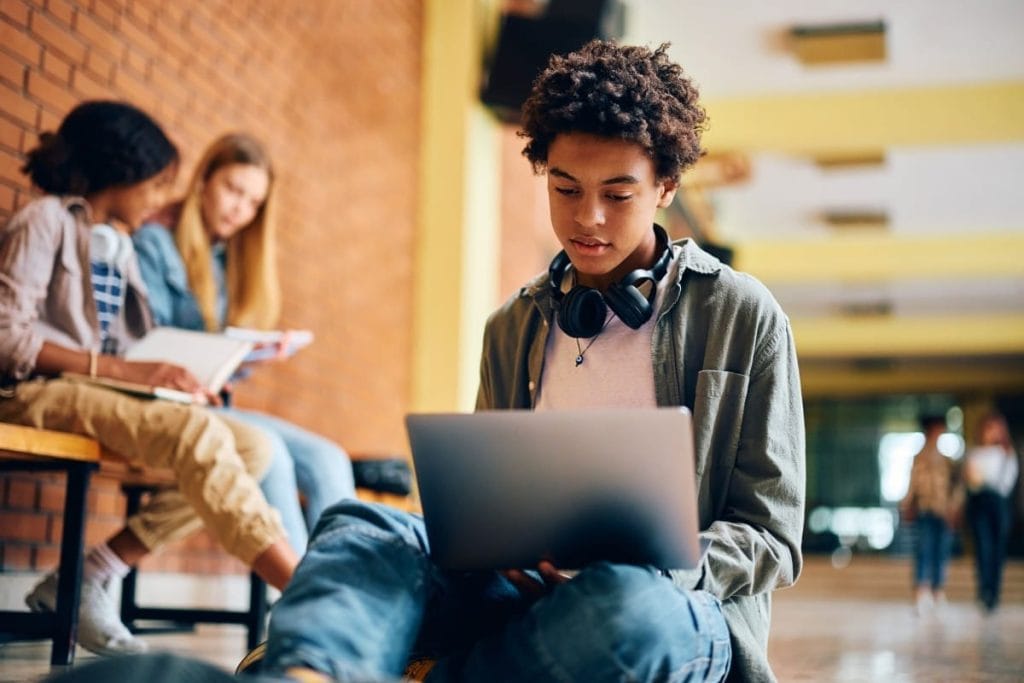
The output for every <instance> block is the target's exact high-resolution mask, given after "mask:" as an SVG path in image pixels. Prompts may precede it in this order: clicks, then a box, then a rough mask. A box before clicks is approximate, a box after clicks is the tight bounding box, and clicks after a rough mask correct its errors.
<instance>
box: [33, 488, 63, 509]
mask: <svg viewBox="0 0 1024 683" xmlns="http://www.w3.org/2000/svg"><path fill="white" fill-rule="evenodd" d="M39 509H40V510H44V511H46V512H63V511H64V484H62V483H54V482H43V483H42V484H41V486H40V487H39Z"/></svg>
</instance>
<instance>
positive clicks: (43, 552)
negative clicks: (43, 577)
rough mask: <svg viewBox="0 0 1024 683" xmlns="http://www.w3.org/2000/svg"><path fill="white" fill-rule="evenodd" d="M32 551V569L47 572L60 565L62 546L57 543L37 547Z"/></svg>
mask: <svg viewBox="0 0 1024 683" xmlns="http://www.w3.org/2000/svg"><path fill="white" fill-rule="evenodd" d="M32 551H33V552H32V569H35V570H38V571H47V570H50V569H53V568H54V567H56V566H57V565H59V564H60V546H59V545H58V544H56V543H47V544H46V545H37V546H35V547H34V548H33V549H32Z"/></svg>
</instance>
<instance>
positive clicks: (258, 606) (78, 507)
mask: <svg viewBox="0 0 1024 683" xmlns="http://www.w3.org/2000/svg"><path fill="white" fill-rule="evenodd" d="M101 465H102V474H103V475H104V476H106V477H112V478H114V479H117V480H119V481H120V482H121V490H122V491H123V492H124V494H125V496H126V499H127V505H126V516H130V515H132V514H134V513H135V512H137V511H138V509H139V506H140V504H141V500H142V497H143V496H144V495H145V494H147V493H152V492H154V491H157V490H159V489H162V488H166V487H169V486H174V485H175V480H174V476H173V474H172V473H171V472H169V471H166V470H153V469H137V468H133V467H130V466H128V465H127V464H126V463H125V462H124V461H123V459H121V458H120V457H119V456H116V455H114V454H110V453H105V452H103V451H102V449H101V447H100V445H99V443H97V442H96V441H95V440H93V439H90V438H87V437H83V436H78V435H75V434H67V433H64V432H55V431H49V430H44V429H36V428H34V427H23V426H20V425H12V424H6V423H0V471H10V470H28V471H63V472H65V473H66V474H67V478H66V490H65V503H64V525H63V530H62V533H61V544H60V548H61V549H60V563H59V565H58V571H59V581H58V587H57V605H56V612H55V613H29V612H13V611H0V624H3V626H0V635H4V636H7V637H8V638H9V639H22V640H27V639H37V638H51V639H52V640H53V648H52V651H51V657H50V662H51V663H52V664H54V665H67V664H71V663H72V662H73V660H74V654H75V643H76V630H77V626H78V609H77V606H78V601H79V596H80V591H81V579H82V561H83V551H84V537H85V518H86V491H87V490H88V487H89V479H90V475H91V474H92V473H93V472H94V471H95V470H96V469H97V467H100V466H101ZM358 493H359V496H360V498H363V499H365V500H372V501H377V502H382V503H386V504H389V505H394V506H396V507H400V508H404V509H409V508H410V506H411V505H412V503H411V502H410V498H409V497H408V496H405V495H399V494H395V493H386V492H380V491H374V490H370V489H365V488H360V489H358ZM137 577H138V570H137V569H135V568H134V567H133V568H132V570H131V572H130V573H129V574H128V576H127V577H125V579H124V582H123V583H122V590H121V619H122V621H123V622H124V623H125V625H126V626H128V627H129V628H130V629H132V630H133V631H142V630H148V631H166V630H169V629H168V628H160V627H158V628H149V629H142V628H139V627H138V625H137V624H136V621H137V620H157V621H163V622H168V623H170V624H172V626H171V629H172V630H178V629H180V628H181V627H185V628H191V627H192V626H194V625H195V624H198V623H218V624H239V625H242V626H245V627H246V629H247V637H246V641H247V646H248V648H249V649H252V648H254V647H256V645H257V644H258V643H259V642H260V641H261V640H263V634H264V630H265V625H266V616H267V598H266V584H265V583H264V582H263V580H262V579H260V578H259V577H258V576H257V575H256V574H254V573H252V574H250V582H249V607H248V609H246V610H227V609H202V608H188V609H185V608H170V607H145V606H140V605H139V604H138V603H137V600H136V586H137Z"/></svg>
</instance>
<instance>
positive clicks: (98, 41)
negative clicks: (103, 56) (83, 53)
mask: <svg viewBox="0 0 1024 683" xmlns="http://www.w3.org/2000/svg"><path fill="white" fill-rule="evenodd" d="M75 32H76V33H78V34H79V35H81V36H82V40H83V41H84V42H85V43H86V44H87V45H88V46H89V49H90V50H101V51H103V52H105V53H107V54H108V55H109V56H110V57H113V58H114V59H120V57H121V53H122V52H123V51H124V43H123V42H122V40H121V38H120V37H118V36H117V35H116V34H115V33H114V29H113V28H112V27H110V26H108V25H105V24H102V23H100V22H99V21H97V20H96V19H95V18H94V17H92V16H91V15H89V14H86V13H85V12H79V13H78V15H77V16H76V17H75Z"/></svg>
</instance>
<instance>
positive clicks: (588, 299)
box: [548, 225, 672, 337]
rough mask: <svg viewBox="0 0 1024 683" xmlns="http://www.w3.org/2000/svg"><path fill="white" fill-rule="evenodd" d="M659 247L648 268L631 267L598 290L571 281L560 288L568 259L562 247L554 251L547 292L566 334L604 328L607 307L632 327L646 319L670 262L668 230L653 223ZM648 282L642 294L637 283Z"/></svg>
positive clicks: (578, 334) (586, 333)
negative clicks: (649, 287)
mask: <svg viewBox="0 0 1024 683" xmlns="http://www.w3.org/2000/svg"><path fill="white" fill-rule="evenodd" d="M654 234H655V235H656V236H657V241H658V244H659V245H660V247H661V255H660V256H659V257H658V260H657V261H656V262H655V263H654V266H653V267H652V268H651V269H650V270H645V269H642V268H641V269H639V270H634V271H632V272H631V273H629V274H628V275H626V277H624V278H622V279H621V280H619V281H618V282H613V283H612V284H611V285H609V286H608V290H607V291H606V292H605V293H604V294H602V293H601V292H600V290H597V289H593V288H591V287H584V286H583V285H575V286H573V288H572V289H570V290H569V291H568V292H564V293H563V292H562V280H563V279H564V278H565V274H566V272H568V270H569V267H570V266H571V265H572V262H571V261H570V260H569V256H568V255H567V254H566V253H565V251H564V250H562V251H560V252H558V255H557V256H555V258H554V260H553V261H551V265H550V266H549V267H548V276H549V278H550V280H551V293H552V296H553V297H554V300H555V305H556V308H557V311H558V316H557V318H558V326H559V327H560V328H562V331H563V332H565V333H566V334H567V335H569V336H570V337H594V336H596V335H597V334H598V333H600V332H601V330H602V329H603V328H604V324H605V320H606V319H607V318H608V308H611V309H612V312H613V313H615V315H617V316H619V319H620V320H621V321H622V322H624V323H626V324H627V325H629V326H630V327H631V328H633V329H634V330H636V329H639V328H640V326H641V325H643V324H644V323H645V322H647V321H648V320H649V319H650V317H651V316H652V315H653V314H654V297H655V294H656V293H657V289H658V282H659V281H660V280H661V278H663V277H665V273H667V272H668V266H669V264H670V263H671V262H672V245H671V243H670V242H669V239H668V233H666V232H665V229H664V228H662V227H661V226H660V225H655V226H654ZM644 282H650V283H651V291H650V292H649V293H648V294H647V295H644V293H643V292H641V291H640V289H639V285H640V284H642V283H644Z"/></svg>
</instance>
